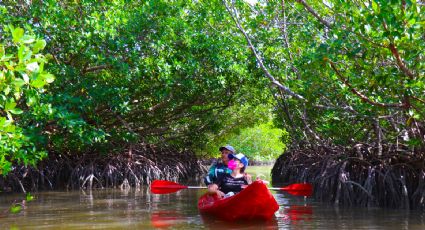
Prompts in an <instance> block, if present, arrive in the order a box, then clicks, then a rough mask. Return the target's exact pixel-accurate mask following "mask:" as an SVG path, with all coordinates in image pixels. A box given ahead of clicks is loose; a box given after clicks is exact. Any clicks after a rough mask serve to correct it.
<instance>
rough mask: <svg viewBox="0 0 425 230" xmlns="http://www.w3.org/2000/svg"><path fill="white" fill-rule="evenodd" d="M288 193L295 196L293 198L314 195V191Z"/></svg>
mask: <svg viewBox="0 0 425 230" xmlns="http://www.w3.org/2000/svg"><path fill="white" fill-rule="evenodd" d="M287 193H289V194H291V195H293V196H311V195H313V191H306V190H304V191H303V190H301V191H287Z"/></svg>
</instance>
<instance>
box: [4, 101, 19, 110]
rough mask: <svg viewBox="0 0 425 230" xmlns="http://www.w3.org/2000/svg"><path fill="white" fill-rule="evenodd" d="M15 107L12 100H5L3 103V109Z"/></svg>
mask: <svg viewBox="0 0 425 230" xmlns="http://www.w3.org/2000/svg"><path fill="white" fill-rule="evenodd" d="M15 107H16V102H14V101H7V102H6V104H5V105H4V110H6V111H9V110H11V109H14V108H15Z"/></svg>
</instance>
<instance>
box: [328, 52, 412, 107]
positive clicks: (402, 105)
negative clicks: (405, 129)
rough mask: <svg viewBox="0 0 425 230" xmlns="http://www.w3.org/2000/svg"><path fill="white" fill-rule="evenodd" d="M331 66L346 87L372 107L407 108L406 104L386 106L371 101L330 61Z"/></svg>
mask: <svg viewBox="0 0 425 230" xmlns="http://www.w3.org/2000/svg"><path fill="white" fill-rule="evenodd" d="M329 64H330V65H331V68H332V69H333V70H334V71H335V73H336V75H337V76H338V78H339V79H340V80H341V81H342V82H343V83H344V85H345V86H347V87H348V88H349V89H350V90H351V92H353V93H354V94H355V95H357V96H358V97H360V98H361V99H362V101H364V102H367V103H369V104H371V105H376V106H379V107H396V108H406V104H405V103H401V104H385V103H380V102H376V101H372V100H371V99H369V98H368V97H367V96H366V95H364V94H362V93H360V92H359V91H357V90H356V89H355V88H354V87H353V86H352V85H351V84H350V82H348V80H347V79H346V78H345V77H344V76H342V74H341V73H340V72H339V70H338V69H337V68H336V66H335V63H334V62H332V61H330V60H329Z"/></svg>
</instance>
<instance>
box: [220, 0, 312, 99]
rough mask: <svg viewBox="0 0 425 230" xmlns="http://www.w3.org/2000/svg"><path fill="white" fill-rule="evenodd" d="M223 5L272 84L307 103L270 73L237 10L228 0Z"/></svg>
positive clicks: (224, 0)
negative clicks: (243, 25) (240, 20)
mask: <svg viewBox="0 0 425 230" xmlns="http://www.w3.org/2000/svg"><path fill="white" fill-rule="evenodd" d="M223 3H224V5H225V7H226V9H227V12H229V14H230V16H231V17H232V19H233V21H234V22H235V24H236V27H238V29H239V31H240V32H241V33H242V34H243V35H244V37H245V39H246V41H247V43H248V46H249V48H250V49H251V51H252V53H253V54H254V56H255V59H256V60H257V62H258V64H259V65H260V67H261V69H262V70H263V71H264V73H265V75H266V77H267V78H268V79H269V80H270V81H271V82H272V84H273V85H276V86H277V87H278V88H279V89H281V90H283V91H284V92H286V93H287V94H289V95H291V96H293V97H295V98H296V99H298V100H303V101H305V98H304V97H303V96H301V95H299V94H297V93H295V92H293V91H292V90H291V89H289V88H288V87H286V86H284V85H282V84H281V83H280V82H279V81H277V80H276V79H275V78H274V77H273V75H272V74H271V73H270V72H269V71H268V69H267V68H266V66H265V65H264V63H263V61H262V59H261V57H260V55H258V53H257V50H256V49H255V47H254V45H253V44H252V42H251V39H250V38H249V36H248V34H247V33H246V31H245V30H244V28H243V27H242V26H241V24H240V22H239V19H238V13H237V11H236V9H235V8H234V7H233V8H232V9H233V12H232V9H230V7H229V5H228V4H227V2H226V0H223Z"/></svg>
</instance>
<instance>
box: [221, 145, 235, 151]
mask: <svg viewBox="0 0 425 230" xmlns="http://www.w3.org/2000/svg"><path fill="white" fill-rule="evenodd" d="M223 149H227V150H229V151H230V152H232V153H235V152H236V150H235V148H233V147H232V146H230V145H226V146H221V147H220V148H219V149H218V150H219V151H220V152H221V151H222V150H223Z"/></svg>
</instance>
